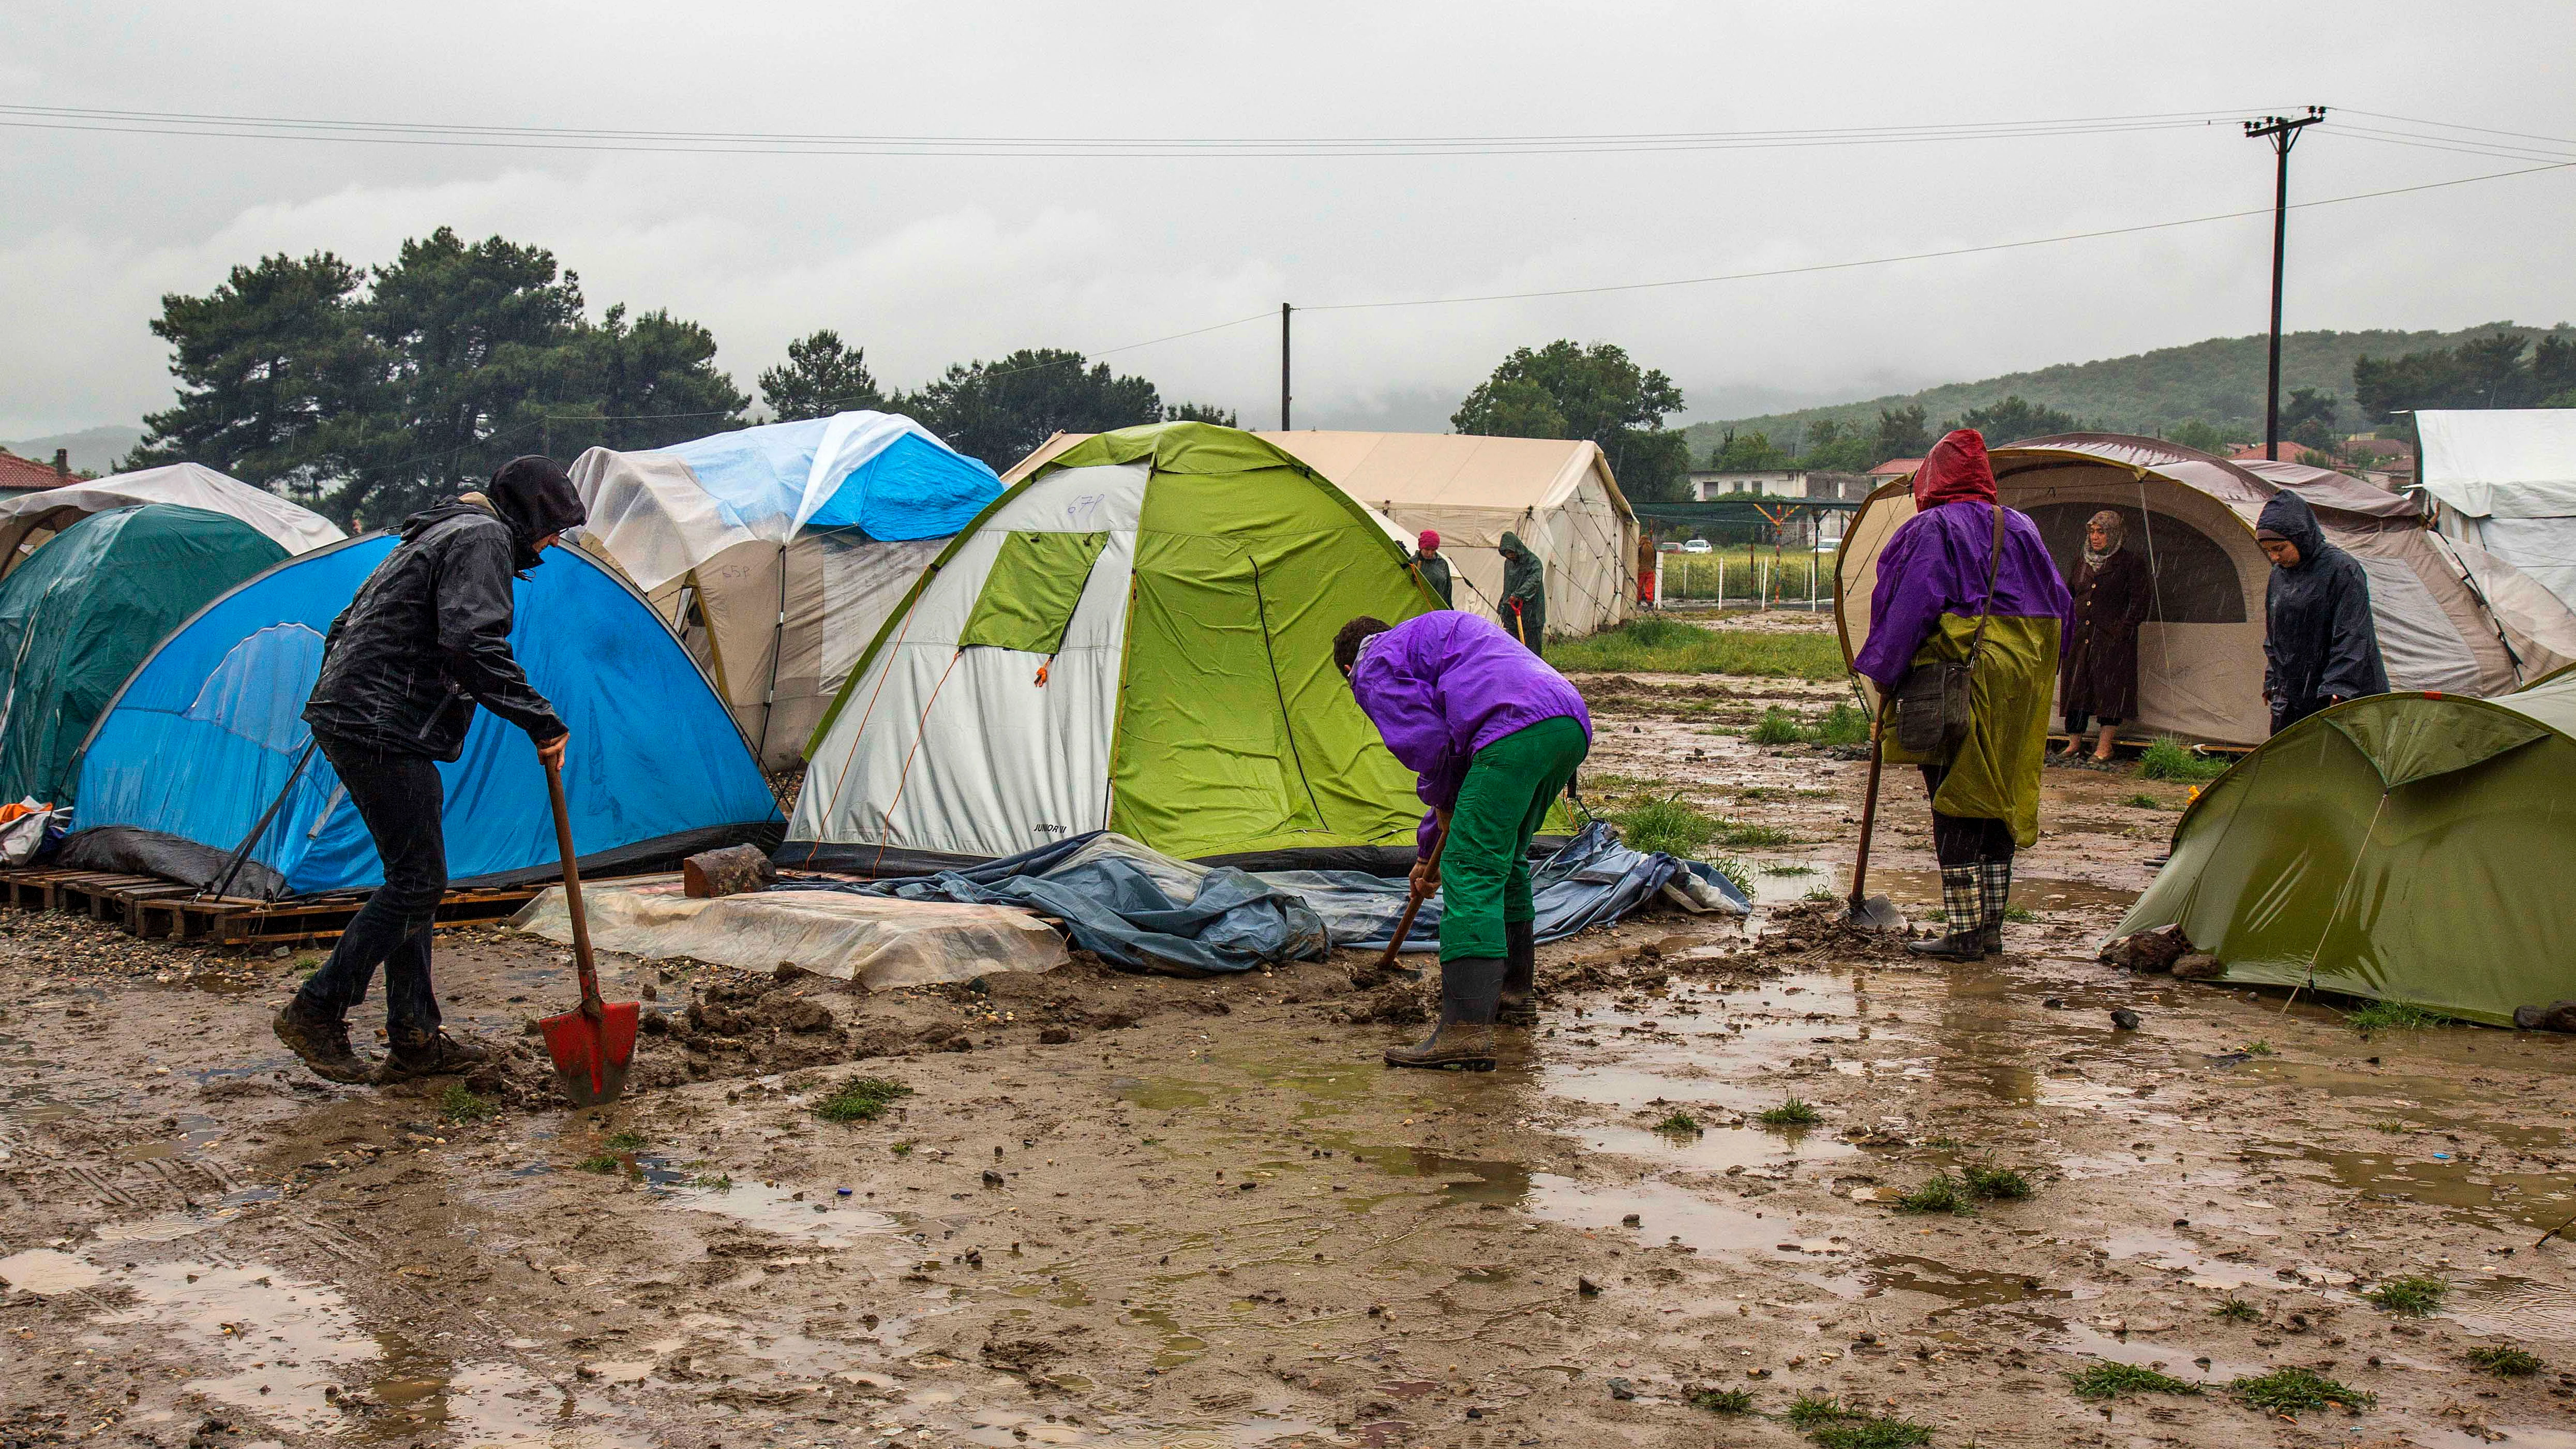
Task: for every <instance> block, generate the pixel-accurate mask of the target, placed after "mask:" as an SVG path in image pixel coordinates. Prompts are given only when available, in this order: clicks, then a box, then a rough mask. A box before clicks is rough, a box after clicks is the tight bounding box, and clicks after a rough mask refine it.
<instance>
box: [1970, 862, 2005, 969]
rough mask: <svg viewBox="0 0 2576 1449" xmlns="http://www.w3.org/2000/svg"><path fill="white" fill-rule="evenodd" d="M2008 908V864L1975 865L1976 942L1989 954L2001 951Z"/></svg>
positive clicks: (1983, 863) (1985, 863) (1984, 863)
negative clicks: (2005, 915) (2005, 914)
mask: <svg viewBox="0 0 2576 1449" xmlns="http://www.w3.org/2000/svg"><path fill="white" fill-rule="evenodd" d="M2011 904H2012V861H2011V860H2009V859H2005V860H1983V861H1979V862H1977V940H1978V944H1980V945H1982V946H1984V947H1985V948H1986V950H1987V951H1988V952H1989V953H1992V954H1997V955H2000V954H2001V953H2002V952H2003V949H2004V911H2005V910H2006V909H2007V908H2008V907H2010V906H2011Z"/></svg>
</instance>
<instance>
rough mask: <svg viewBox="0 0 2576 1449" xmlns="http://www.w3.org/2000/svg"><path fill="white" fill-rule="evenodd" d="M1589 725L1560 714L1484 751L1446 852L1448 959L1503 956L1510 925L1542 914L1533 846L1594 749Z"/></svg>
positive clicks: (1444, 950) (1443, 922) (1455, 812)
mask: <svg viewBox="0 0 2576 1449" xmlns="http://www.w3.org/2000/svg"><path fill="white" fill-rule="evenodd" d="M1591 748H1592V746H1591V744H1590V742H1588V741H1586V740H1585V739H1584V737H1583V726H1581V725H1579V724H1576V723H1575V722H1574V721H1573V720H1571V719H1568V718H1566V717H1565V716H1563V715H1559V716H1558V717H1556V718H1555V719H1544V720H1540V721H1539V722H1538V723H1537V724H1534V725H1531V726H1530V727H1528V728H1527V729H1521V730H1514V731H1513V732H1512V733H1510V734H1507V735H1505V736H1503V737H1502V738H1501V739H1499V740H1496V741H1494V742H1493V743H1492V744H1490V745H1487V746H1485V747H1484V748H1483V749H1481V750H1478V751H1477V752H1476V758H1475V760H1474V761H1473V762H1472V763H1471V764H1470V765H1469V766H1468V768H1467V778H1466V780H1465V781H1464V782H1463V783H1461V784H1460V785H1459V787H1458V804H1457V806H1456V808H1454V809H1452V810H1451V811H1450V812H1449V843H1448V844H1447V845H1444V846H1442V847H1441V849H1440V959H1441V960H1443V961H1455V960H1458V959H1459V958H1461V957H1495V958H1499V957H1501V955H1502V954H1503V923H1504V922H1505V921H1527V920H1533V919H1535V918H1536V917H1537V914H1538V913H1537V911H1536V910H1534V909H1533V908H1532V907H1531V905H1530V876H1529V843H1530V837H1531V836H1533V835H1536V834H1538V828H1539V824H1540V822H1542V821H1544V820H1546V819H1547V807H1548V806H1550V805H1552V804H1554V803H1556V797H1557V796H1559V795H1562V794H1564V793H1565V786H1566V782H1567V781H1569V780H1572V779H1573V778H1574V771H1575V767H1576V766H1578V765H1580V764H1582V763H1583V757H1584V756H1585V755H1586V754H1588V753H1590V752H1591Z"/></svg>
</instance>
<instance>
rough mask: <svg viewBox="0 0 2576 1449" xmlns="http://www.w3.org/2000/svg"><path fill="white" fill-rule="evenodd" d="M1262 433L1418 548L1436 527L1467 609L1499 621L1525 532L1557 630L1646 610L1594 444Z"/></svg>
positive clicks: (1621, 504) (1616, 495)
mask: <svg viewBox="0 0 2576 1449" xmlns="http://www.w3.org/2000/svg"><path fill="white" fill-rule="evenodd" d="M1259 436H1260V437H1261V439H1262V441H1264V442H1267V443H1270V444H1272V445H1273V446H1276V447H1279V448H1282V449H1285V450H1286V451H1287V452H1289V453H1291V454H1293V455H1294V456H1295V457H1296V458H1297V459H1298V461H1300V462H1302V463H1304V464H1306V465H1307V466H1308V467H1310V468H1313V469H1314V470H1315V471H1316V472H1318V473H1321V474H1323V475H1324V477H1326V478H1327V479H1329V480H1331V481H1332V483H1333V485H1334V486H1335V487H1337V488H1339V489H1341V490H1342V491H1343V492H1344V493H1346V494H1349V495H1350V496H1351V497H1352V498H1355V499H1357V500H1359V501H1360V502H1361V503H1364V504H1366V505H1368V506H1369V507H1370V508H1372V509H1375V510H1377V511H1378V512H1379V513H1381V514H1384V515H1385V516H1386V517H1387V519H1388V520H1390V522H1391V523H1392V525H1393V526H1394V527H1395V528H1396V529H1397V530H1399V532H1400V534H1401V536H1402V537H1403V539H1404V541H1405V542H1406V543H1407V544H1408V545H1409V544H1411V543H1412V541H1413V537H1414V535H1415V534H1417V533H1419V532H1421V531H1422V530H1423V529H1426V528H1427V529H1431V530H1434V531H1435V532H1437V533H1438V534H1439V535H1440V552H1441V553H1442V554H1443V555H1445V556H1446V557H1447V558H1448V560H1449V566H1450V568H1451V569H1452V570H1453V571H1454V572H1455V573H1456V575H1457V585H1456V588H1455V589H1454V591H1453V592H1454V594H1455V598H1454V599H1453V603H1454V604H1455V606H1456V607H1457V608H1459V609H1462V610H1464V611H1466V612H1468V613H1473V614H1478V615H1481V616H1483V617H1485V618H1488V619H1495V618H1496V612H1495V603H1496V601H1497V600H1499V599H1500V598H1501V597H1502V592H1503V560H1502V554H1501V553H1500V552H1499V551H1498V549H1499V545H1500V544H1501V542H1502V537H1503V535H1504V534H1506V533H1518V534H1519V535H1520V536H1521V542H1523V543H1525V544H1527V545H1529V548H1530V551H1531V552H1532V553H1535V554H1537V555H1538V556H1539V559H1540V561H1541V562H1543V563H1544V564H1546V566H1547V627H1548V633H1550V634H1551V635H1556V636H1560V637H1574V636H1580V635H1584V634H1589V633H1592V632H1593V631H1594V630H1596V629H1607V628H1612V627H1614V626H1616V625H1618V624H1620V623H1622V622H1623V621H1625V620H1626V619H1627V618H1628V617H1629V616H1630V614H1631V613H1632V612H1633V611H1634V609H1635V604H1634V602H1633V601H1634V600H1635V598H1636V594H1637V558H1638V550H1637V516H1636V514H1634V513H1633V512H1631V511H1629V508H1628V500H1627V498H1626V496H1625V495H1623V494H1622V493H1620V491H1619V484H1618V482H1617V480H1616V479H1614V478H1612V477H1611V476H1610V463H1609V460H1608V459H1607V458H1605V457H1603V456H1602V453H1601V449H1600V448H1599V446H1597V445H1595V444H1593V443H1590V442H1586V441H1580V440H1574V441H1568V440H1563V439H1556V438H1485V437H1475V436H1471V435H1467V434H1461V433H1337V432H1303V433H1295V432H1292V433H1262V434H1260V435H1259ZM1079 441H1081V435H1080V434H1073V433H1060V434H1058V435H1056V436H1055V437H1053V438H1050V439H1048V440H1047V441H1046V443H1045V444H1044V445H1042V446H1041V447H1039V449H1038V450H1037V451H1036V452H1034V453H1031V454H1030V455H1029V456H1028V457H1027V458H1025V459H1023V460H1021V461H1020V463H1019V464H1018V465H1017V466H1015V467H1013V468H1012V469H1011V471H1010V472H1009V473H1007V474H1005V475H1004V478H1005V480H1006V481H1015V480H1017V479H1020V478H1025V477H1027V476H1028V475H1029V474H1030V472H1031V471H1033V470H1034V469H1035V468H1036V467H1037V466H1038V465H1039V464H1041V463H1044V462H1046V461H1047V460H1048V459H1050V458H1053V457H1054V456H1055V455H1056V454H1058V453H1061V452H1063V451H1064V450H1065V449H1066V448H1068V447H1071V446H1072V445H1073V444H1075V443H1077V442H1079ZM1498 622H1499V620H1498Z"/></svg>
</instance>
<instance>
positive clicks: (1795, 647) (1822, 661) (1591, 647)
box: [1547, 615, 1845, 681]
mask: <svg viewBox="0 0 2576 1449" xmlns="http://www.w3.org/2000/svg"><path fill="white" fill-rule="evenodd" d="M1547 662H1548V663H1550V664H1553V665H1555V666H1556V667H1557V668H1558V669H1559V670H1561V671H1563V672H1564V673H1567V674H1635V673H1655V674H1748V675H1756V676H1760V677H1763V678H1770V679H1807V680H1817V681H1823V680H1829V679H1841V678H1843V677H1844V673H1845V670H1844V666H1843V649H1842V644H1841V643H1840V642H1839V641H1837V640H1836V639H1835V638H1834V636H1833V635H1831V634H1756V633H1751V632H1749V631H1748V632H1742V633H1739V632H1735V631H1732V630H1721V629H1703V628H1700V627H1699V626H1698V625H1696V624H1685V623H1682V622H1681V621H1680V620H1678V619H1668V618H1665V617H1662V616H1661V615H1649V616H1647V617H1645V618H1643V619H1639V620H1636V621H1635V622H1633V623H1631V624H1628V625H1626V626H1625V627H1622V628H1618V629H1606V630H1603V631H1602V632H1600V633H1598V634H1593V635H1590V636H1588V637H1585V638H1582V639H1568V640H1565V641H1563V642H1561V643H1550V644H1549V645H1548V646H1547Z"/></svg>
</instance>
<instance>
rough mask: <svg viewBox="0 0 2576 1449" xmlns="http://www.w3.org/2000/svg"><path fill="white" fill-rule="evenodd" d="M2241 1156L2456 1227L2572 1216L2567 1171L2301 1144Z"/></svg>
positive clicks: (2575, 1197) (2574, 1206)
mask: <svg viewBox="0 0 2576 1449" xmlns="http://www.w3.org/2000/svg"><path fill="white" fill-rule="evenodd" d="M2246 1150H2247V1151H2248V1152H2250V1153H2252V1154H2253V1155H2254V1156H2255V1158H2256V1159H2257V1160H2258V1161H2263V1162H2266V1163H2267V1164H2269V1165H2270V1166H2272V1167H2274V1168H2275V1169H2281V1168H2288V1169H2289V1170H2291V1171H2294V1172H2296V1171H2298V1168H2299V1165H2302V1164H2304V1165H2312V1166H2317V1167H2322V1168H2324V1169H2325V1173H2326V1176H2327V1177H2328V1178H2330V1179H2331V1180H2332V1181H2333V1182H2334V1183H2335V1185H2336V1186H2338V1187H2342V1188H2345V1189H2348V1190H2350V1191H2352V1192H2357V1193H2359V1194H2361V1195H2362V1197H2363V1198H2364V1199H2365V1200H2370V1201H2378V1202H2413V1203H2421V1204H2423V1205H2425V1206H2427V1207H2439V1208H2448V1209H2450V1210H2451V1216H2452V1218H2453V1219H2454V1220H2455V1221H2459V1222H2468V1223H2476V1224H2479V1225H2481V1226H2485V1227H2500V1226H2502V1225H2504V1224H2506V1223H2518V1224H2521V1225H2523V1226H2525V1227H2535V1228H2554V1227H2556V1226H2558V1225H2559V1224H2560V1223H2563V1222H2565V1221H2567V1219H2568V1218H2570V1217H2576V1176H2571V1175H2569V1174H2566V1173H2542V1172H2493V1171H2490V1170H2488V1169H2486V1168H2484V1167H2482V1166H2480V1165H2479V1164H2477V1163H2475V1162H2460V1161H2454V1162H2438V1161H2434V1160H2432V1158H2431V1156H2430V1155H2429V1153H2425V1152H2336V1151H2332V1150H2329V1149H2326V1148H2322V1147H2317V1146H2314V1145H2312V1144H2304V1143H2287V1142H2272V1143H2265V1144H2263V1145H2261V1146H2252V1147H2248V1148H2247V1149H2246ZM2299 1175H2301V1176H2305V1177H2314V1176H2315V1174H2314V1173H2308V1172H2301V1173H2300V1174H2299Z"/></svg>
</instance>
